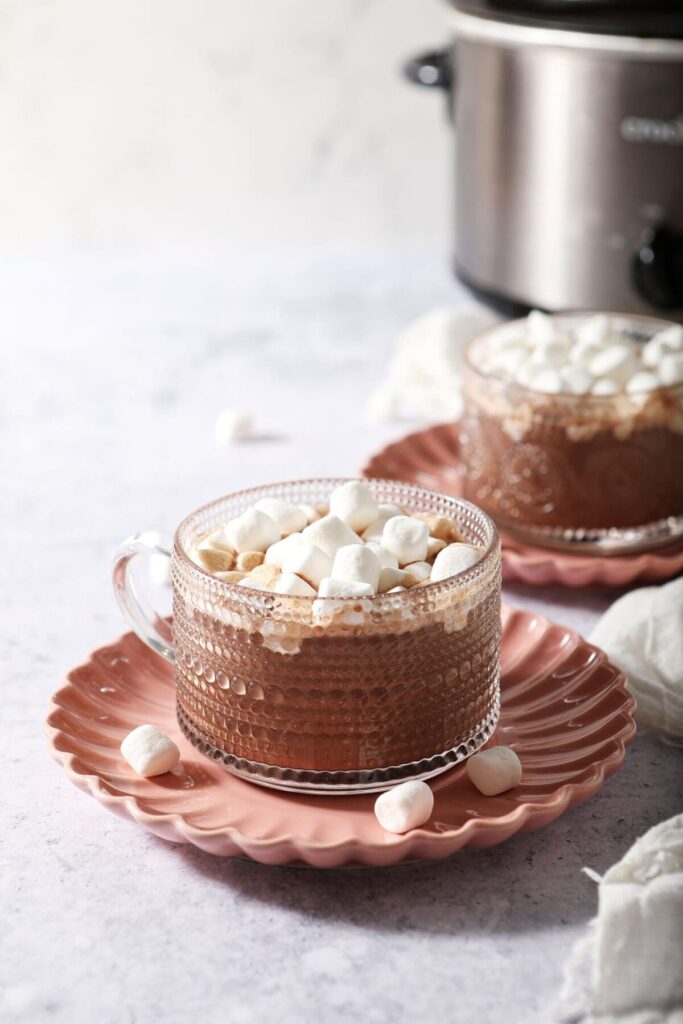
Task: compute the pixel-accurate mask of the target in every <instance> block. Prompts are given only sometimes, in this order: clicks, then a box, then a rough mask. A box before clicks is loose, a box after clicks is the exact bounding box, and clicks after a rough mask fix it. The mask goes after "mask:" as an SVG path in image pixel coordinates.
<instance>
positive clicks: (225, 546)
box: [199, 526, 235, 555]
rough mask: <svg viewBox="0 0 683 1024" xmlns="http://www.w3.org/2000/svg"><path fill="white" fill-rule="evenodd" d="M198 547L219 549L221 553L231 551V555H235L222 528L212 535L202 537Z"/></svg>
mask: <svg viewBox="0 0 683 1024" xmlns="http://www.w3.org/2000/svg"><path fill="white" fill-rule="evenodd" d="M199 547H200V548H203V547H210V548H221V550H223V551H232V553H233V555H234V554H235V549H234V548H233V546H232V544H231V543H230V541H229V540H228V537H227V534H226V532H225V527H224V526H221V528H220V530H214V531H213V533H210V534H208V536H206V537H204V540H203V541H202V542H201V544H200V545H199Z"/></svg>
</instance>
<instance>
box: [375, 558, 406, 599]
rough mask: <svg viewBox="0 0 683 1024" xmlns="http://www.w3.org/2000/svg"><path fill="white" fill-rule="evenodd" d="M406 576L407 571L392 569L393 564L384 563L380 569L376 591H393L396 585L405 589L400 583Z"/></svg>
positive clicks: (381, 592)
mask: <svg viewBox="0 0 683 1024" xmlns="http://www.w3.org/2000/svg"><path fill="white" fill-rule="evenodd" d="M407 576H408V573H407V572H404V571H403V569H394V568H393V566H390V565H385V566H384V568H382V569H381V570H380V574H379V582H378V584H377V593H378V594H386V593H387V591H390V590H392V591H393V590H395V589H396V588H397V587H398V589H399V590H405V587H404V586H403V585H402V584H403V583H404V582H405V580H406V577H407Z"/></svg>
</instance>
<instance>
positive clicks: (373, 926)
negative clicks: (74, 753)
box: [0, 250, 680, 1024]
mask: <svg viewBox="0 0 683 1024" xmlns="http://www.w3.org/2000/svg"><path fill="white" fill-rule="evenodd" d="M459 299H460V300H461V299H462V293H461V292H459V291H458V290H457V288H456V286H455V285H454V284H453V282H452V281H451V280H450V278H449V275H448V271H447V260H446V257H445V255H443V256H442V255H440V254H438V253H434V252H429V251H426V252H419V251H416V250H411V251H407V252H402V253H401V252H398V253H397V252H393V253H391V254H389V253H384V252H378V253H370V252H366V253H364V254H359V253H358V252H356V253H336V254H332V253H329V252H308V253H301V254H296V253H291V252H288V251H280V252H264V251H258V250H255V251H251V252H240V253H234V252H233V253H220V252H215V253H213V254H212V255H210V256H208V255H204V256H202V257H196V258H191V257H185V258H184V259H182V260H181V259H175V260H174V259H171V258H168V257H167V258H165V259H155V258H152V257H150V256H146V257H140V258H138V259H132V258H131V259H117V260H115V259H113V258H108V259H91V260H89V261H86V260H77V259H74V258H59V259H58V258H57V257H50V258H45V259H43V260H40V261H39V260H28V259H26V260H17V259H9V258H7V257H5V258H3V259H2V261H1V262H0V338H2V353H3V355H2V363H1V366H2V377H1V379H2V384H3V387H2V397H3V401H2V408H1V409H0V437H1V442H2V443H1V449H0V460H1V461H0V471H1V474H2V485H3V486H2V498H1V501H2V511H3V519H2V522H3V530H2V532H1V534H0V544H1V548H0V566H1V567H2V571H3V576H4V587H3V589H2V593H1V595H0V617H1V620H2V629H1V634H2V641H1V642H2V647H1V649H2V665H3V692H4V701H5V703H4V705H3V709H2V716H1V718H0V722H1V723H2V725H1V726H0V728H1V729H2V732H3V742H2V744H1V745H0V757H1V758H2V779H3V780H4V787H3V792H2V799H1V800H0V817H1V831H0V851H1V853H2V870H1V871H0V891H1V893H2V898H1V905H2V929H1V931H0V1018H1V1019H2V1020H3V1021H17V1022H22V1024H24V1022H25V1024H40V1022H43V1021H46V1022H55V1024H91V1022H97V1024H148V1022H149V1024H157V1022H163V1024H180V1022H185V1021H187V1020H198V1019H203V1020H207V1021H225V1022H230V1024H233V1022H234V1024H259V1022H262V1021H265V1020H271V1019H274V1020H279V1021H280V1022H281V1024H301V1022H308V1021H311V1022H313V1021H315V1022H318V1021H322V1022H324V1024H337V1022H339V1024H347V1022H349V1021H354V1020H358V1021H363V1022H367V1024H371V1022H378V1024H383V1022H391V1024H401V1022H404V1021H405V1022H408V1021H410V1022H414V1021H427V1020H429V1021H449V1022H450V1021H461V1020H463V1021H464V1020H468V1021H482V1022H486V1024H488V1022H497V1021H500V1020H512V1021H514V1022H515V1024H527V1022H528V1024H547V1022H549V1021H552V1020H553V1014H552V1010H551V1007H552V1004H553V1002H554V1000H555V998H556V995H557V991H558V988H559V985H560V980H561V975H562V969H563V964H564V961H565V959H566V956H567V954H568V951H569V949H570V947H571V945H572V942H573V941H574V939H575V938H576V937H577V936H578V935H579V934H580V933H581V932H582V930H583V929H584V927H585V924H586V922H587V921H588V919H589V918H590V917H591V915H592V914H593V912H594V909H595V899H596V896H595V887H594V884H593V883H592V882H591V881H590V880H589V879H588V878H586V876H585V875H583V874H582V873H581V867H582V865H590V866H591V867H593V868H595V869H596V870H598V871H602V870H604V869H605V868H606V867H607V866H608V865H609V864H611V863H612V862H613V861H614V860H616V859H617V858H619V857H620V856H621V855H622V854H623V852H624V851H625V850H626V849H627V847H628V846H629V845H630V843H631V842H632V841H633V839H634V838H635V837H636V836H637V835H639V834H640V833H641V832H643V831H644V830H645V829H646V828H648V827H649V826H650V825H653V824H654V823H656V822H658V821H660V820H662V819H663V818H665V817H668V816H669V815H671V814H672V813H674V811H675V810H677V807H676V791H675V785H674V778H675V772H676V770H677V768H678V767H679V764H678V760H677V759H678V757H679V756H680V754H679V752H677V751H675V750H673V749H671V748H668V747H666V746H664V745H662V744H661V743H660V742H659V741H658V740H657V739H656V738H655V737H653V736H649V735H645V734H644V735H641V736H640V737H639V738H638V740H637V742H636V743H635V745H634V746H633V747H632V748H631V749H630V750H629V752H628V755H627V759H626V763H625V766H624V768H623V769H622V771H621V772H620V773H619V774H618V775H617V776H616V777H614V778H613V779H610V780H609V781H608V782H607V784H606V785H605V787H604V788H603V789H602V791H601V792H600V793H598V794H597V796H596V797H595V798H594V799H592V800H591V801H590V802H589V803H587V804H586V805H584V806H582V807H579V808H577V809H575V810H574V811H572V812H570V813H568V814H566V815H564V816H563V817H562V818H560V819H559V820H558V821H556V822H555V823H554V824H552V825H551V826H549V827H548V828H545V829H543V830H542V831H540V832H537V833H536V834H532V835H519V836H517V837H515V838H513V839H512V840H511V841H510V842H508V843H506V844H504V845H502V846H499V847H496V848H493V849H490V850H484V851H469V852H464V853H461V854H459V855H457V856H456V857H454V858H453V859H451V860H449V861H447V862H443V863H437V864H428V865H411V866H407V867H401V868H395V869H392V870H387V871H372V870H358V871H348V872H329V873H324V872H317V871H313V870H299V869H286V868H267V867H262V866H259V865H255V864H250V863H246V862H240V861H234V860H218V859H213V858H212V857H210V856H208V855H206V854H203V853H200V852H199V851H197V850H194V849H192V848H189V847H183V846H173V845H169V844H166V843H164V842H163V841H161V840H158V839H155V838H154V837H152V836H150V835H148V834H146V833H145V832H144V831H143V830H142V829H140V828H139V827H137V826H135V825H134V824H132V823H130V822H127V821H122V820H119V819H118V818H115V817H112V816H110V815H109V814H107V813H106V812H105V811H104V809H103V808H102V807H101V806H99V805H98V804H97V803H96V802H95V801H93V800H90V799H88V798H87V797H86V796H84V795H83V794H82V793H80V792H78V791H77V790H76V789H75V788H73V787H72V786H71V785H69V783H68V782H67V780H66V778H65V777H64V775H63V774H62V772H61V771H60V769H59V768H58V767H57V766H56V765H55V764H53V763H52V762H51V761H50V759H49V757H48V753H47V749H46V743H45V739H44V737H43V735H42V731H41V730H42V720H43V717H44V714H45V707H46V702H47V699H48V696H49V694H50V693H51V692H52V691H53V690H54V689H55V688H56V687H57V685H58V684H59V682H60V680H61V678H62V676H63V675H64V673H65V672H66V670H67V669H68V668H69V667H70V666H72V665H74V664H75V663H78V662H79V661H81V660H82V659H83V658H84V657H85V656H86V655H87V653H88V652H89V651H90V650H91V649H92V648H93V647H95V646H96V645H101V644H103V643H106V642H107V641H109V640H110V639H112V638H113V637H115V636H117V635H118V634H119V633H120V632H121V631H122V630H123V622H122V619H121V616H120V614H119V611H118V609H117V608H116V606H115V604H114V600H113V597H112V594H111V587H110V582H109V574H110V563H111V559H112V555H113V553H114V551H115V550H116V546H117V544H118V542H119V541H120V540H121V539H122V538H123V537H125V536H127V535H128V534H130V533H131V532H133V531H134V530H136V529H140V528H143V527H151V526H154V527H158V528H160V529H163V530H167V531H170V530H171V529H172V527H173V526H174V524H175V523H176V522H177V521H178V519H179V518H180V517H181V515H182V514H183V513H185V512H186V511H188V510H189V509H191V508H193V507H195V506H197V505H199V504H200V503H202V502H203V501H205V500H207V499H209V498H211V497H213V496H215V495H217V494H219V493H223V492H226V491H229V490H231V489H232V488H236V487H238V486H245V485H248V484H252V483H257V482H262V481H265V480H268V479H272V480H275V479H279V478H280V479H281V478H284V477H289V478H291V477H297V476H301V475H315V474H322V475H329V474H338V473H347V472H348V473H352V472H354V471H357V470H358V468H359V466H360V465H361V464H362V462H363V460H364V459H365V457H366V456H367V455H368V454H369V453H370V452H371V451H373V450H374V449H376V448H377V447H378V446H379V445H381V444H382V443H384V442H385V441H386V440H388V439H389V438H391V437H395V436H398V435H399V434H400V433H401V432H402V431H404V430H405V429H407V425H406V424H403V425H401V424H391V425H384V426H377V425H371V424H369V423H368V422H366V420H365V417H364V415H363V408H364V404H365V401H366V398H367V396H368V394H369V392H370V390H371V388H372V387H373V386H374V384H375V383H376V382H377V380H378V379H379V378H380V377H381V374H382V368H383V365H384V364H385V361H386V359H387V356H388V353H389V351H390V349H391V345H392V341H393V339H394V337H395V335H396V332H397V330H398V329H399V328H400V327H401V326H402V325H403V324H404V323H405V322H406V321H408V320H409V319H410V318H412V317H414V316H416V315H417V314H419V313H421V312H424V311H425V310H427V309H429V308H431V307H432V306H434V305H436V304H440V303H444V302H457V301H458V300H459ZM235 404H239V405H246V406H248V407H250V408H251V409H252V410H253V411H254V413H255V414H256V416H257V418H258V421H259V424H260V426H261V430H262V434H263V437H262V439H261V440H256V441H252V442H249V443H247V444H242V445H235V446H232V447H228V448H223V449H220V448H218V447H216V445H215V443H214V440H213V423H214V418H215V414H216V413H217V411H218V410H219V409H220V408H221V407H223V406H225V405H235ZM507 596H508V599H509V600H511V601H513V602H515V603H517V604H521V605H524V606H525V607H530V608H539V609H542V610H543V611H545V612H546V613H547V614H550V615H552V616H554V617H555V618H557V619H558V620H559V621H561V622H565V623H568V624H570V625H572V626H576V627H577V628H579V629H581V630H583V631H589V630H590V628H591V625H592V623H593V621H594V620H595V617H596V616H597V614H598V613H599V611H600V610H601V609H602V608H604V607H605V606H606V605H607V603H608V602H609V600H610V599H611V597H612V595H596V594H585V593H584V594H581V593H576V592H574V591H571V592H569V591H560V590H553V591H547V592H543V593H542V592H539V591H536V590H533V589H530V588H523V587H514V588H509V590H508V595H507Z"/></svg>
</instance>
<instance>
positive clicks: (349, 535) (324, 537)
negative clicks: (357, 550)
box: [302, 515, 363, 558]
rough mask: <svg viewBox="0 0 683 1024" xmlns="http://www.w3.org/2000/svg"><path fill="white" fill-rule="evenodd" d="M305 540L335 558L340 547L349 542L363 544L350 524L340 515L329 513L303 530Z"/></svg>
mask: <svg viewBox="0 0 683 1024" xmlns="http://www.w3.org/2000/svg"><path fill="white" fill-rule="evenodd" d="M302 536H303V537H304V539H305V540H307V541H310V543H311V544H315V546H316V547H317V548H320V550H321V551H324V552H325V554H326V555H329V557H330V558H334V556H335V555H336V553H337V551H338V550H339V548H343V547H346V545H347V544H362V543H363V541H362V540H361V539H360V537H359V536H358V534H356V533H354V531H353V530H352V529H351V527H350V526H347V524H346V523H345V522H344V521H343V519H340V518H339V516H334V515H327V516H323V518H322V519H317V520H316V521H315V522H314V523H311V524H310V525H309V526H307V527H306V529H305V530H304V531H303V534H302Z"/></svg>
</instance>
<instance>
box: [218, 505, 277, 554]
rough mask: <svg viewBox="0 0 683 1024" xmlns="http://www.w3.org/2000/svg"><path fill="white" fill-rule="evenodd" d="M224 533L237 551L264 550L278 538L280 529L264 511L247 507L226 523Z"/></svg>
mask: <svg viewBox="0 0 683 1024" xmlns="http://www.w3.org/2000/svg"><path fill="white" fill-rule="evenodd" d="M225 535H226V537H227V538H228V540H229V542H230V543H231V544H232V546H233V548H234V549H235V551H237V552H241V551H265V550H266V548H269V547H270V545H271V544H275V542H276V541H278V540H279V539H280V530H279V529H278V525H277V523H276V522H275V520H273V519H271V518H270V516H268V515H266V513H265V512H260V511H259V510H258V509H257V508H248V509H247V511H246V512H243V513H242V515H241V516H237V518H236V519H232V520H231V521H230V522H229V523H228V524H227V525H226V527H225Z"/></svg>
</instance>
